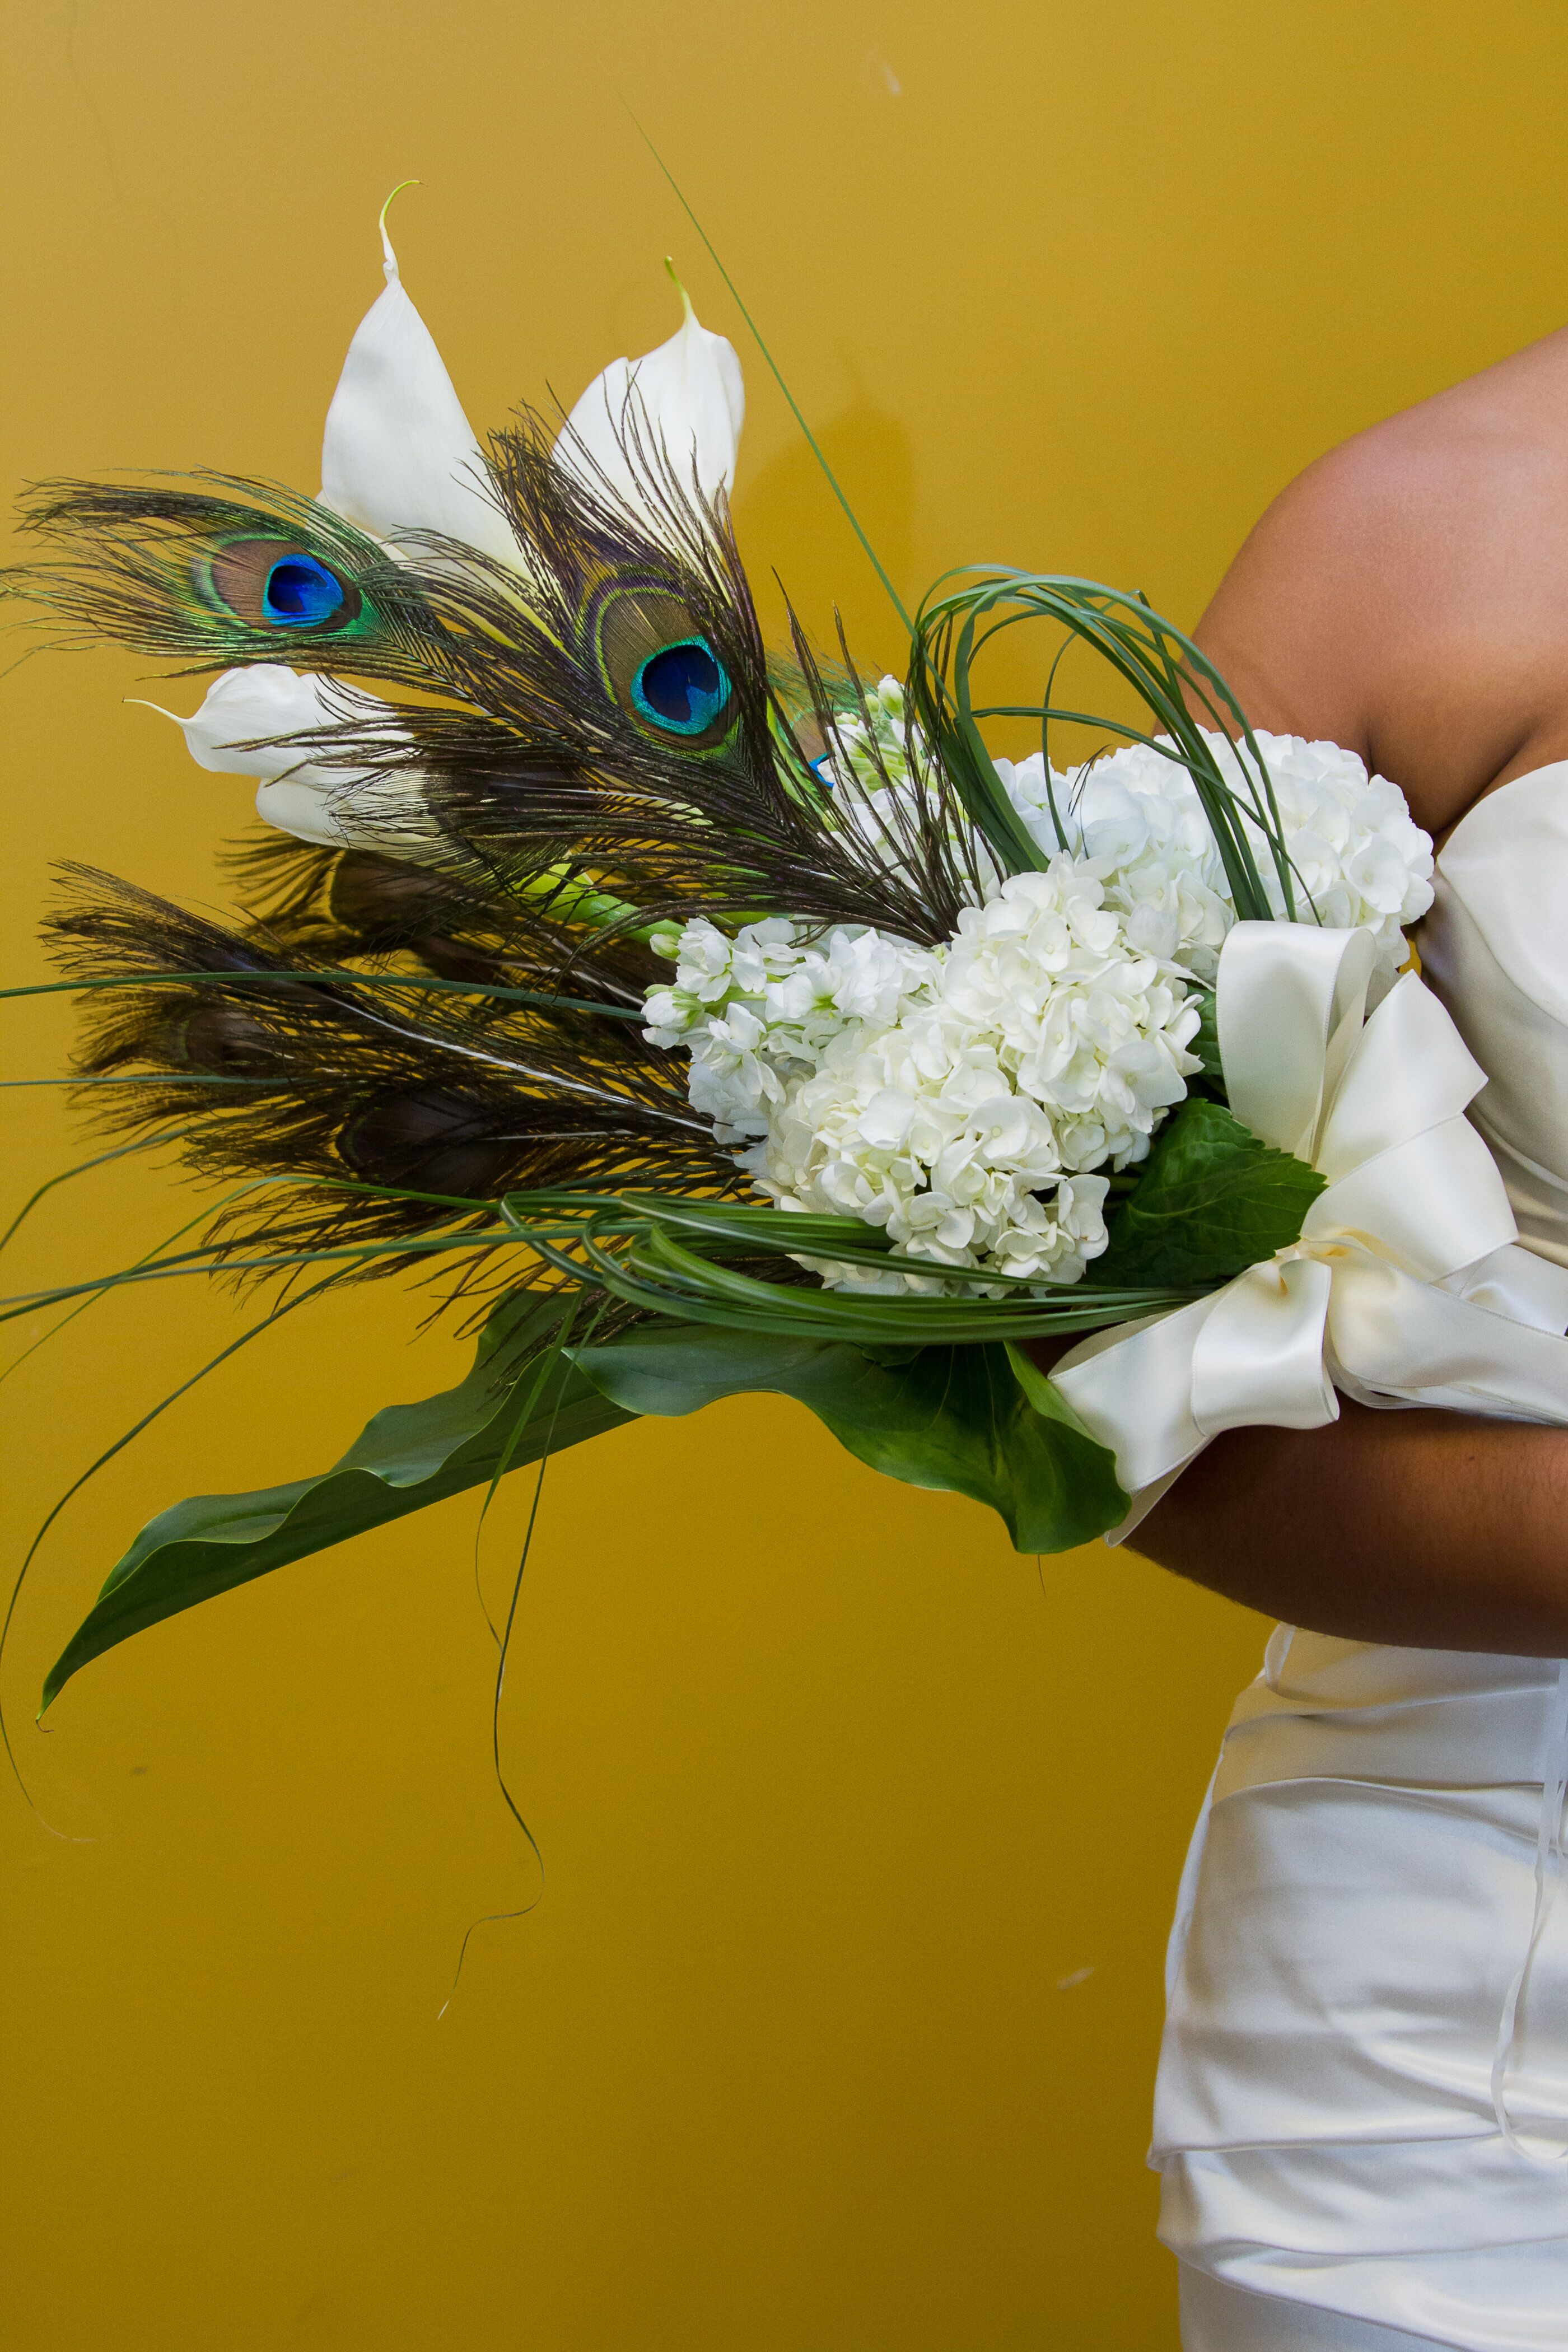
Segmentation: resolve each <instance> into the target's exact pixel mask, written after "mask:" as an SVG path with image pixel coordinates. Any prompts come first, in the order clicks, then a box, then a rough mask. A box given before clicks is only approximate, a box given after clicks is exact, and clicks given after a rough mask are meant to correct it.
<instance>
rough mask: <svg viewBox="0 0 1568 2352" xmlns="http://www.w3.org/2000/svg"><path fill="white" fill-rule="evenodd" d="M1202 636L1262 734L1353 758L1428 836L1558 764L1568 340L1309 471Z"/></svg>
mask: <svg viewBox="0 0 1568 2352" xmlns="http://www.w3.org/2000/svg"><path fill="white" fill-rule="evenodd" d="M1198 637H1199V642H1200V643H1201V644H1202V645H1203V646H1204V647H1205V651H1206V652H1208V653H1209V654H1210V656H1212V657H1213V658H1214V659H1215V660H1216V661H1217V662H1218V664H1219V667H1221V669H1222V670H1224V671H1225V673H1226V676H1227V677H1230V679H1231V681H1232V683H1233V685H1234V686H1235V687H1236V688H1237V692H1238V694H1239V696H1240V698H1241V700H1242V702H1243V704H1244V706H1245V707H1246V709H1247V712H1248V715H1249V717H1250V718H1251V719H1253V721H1254V723H1255V724H1258V725H1262V726H1265V727H1270V728H1275V729H1278V730H1281V731H1286V732H1290V733H1295V734H1305V735H1308V736H1316V737H1325V736H1326V737H1329V738H1331V739H1332V740H1334V741H1336V742H1340V743H1343V744H1345V745H1347V746H1348V747H1349V748H1350V749H1352V750H1354V751H1359V752H1360V753H1361V754H1362V756H1363V758H1364V759H1366V760H1367V761H1368V762H1369V764H1371V765H1374V766H1376V767H1378V768H1379V769H1381V770H1382V772H1384V774H1385V775H1391V776H1393V777H1394V779H1395V781H1396V782H1399V783H1400V784H1402V785H1403V786H1404V787H1405V792H1406V793H1407V794H1408V796H1409V798H1410V800H1411V803H1412V805H1413V806H1414V807H1415V811H1416V814H1418V815H1419V816H1420V817H1421V818H1422V820H1423V822H1424V823H1426V824H1428V825H1429V826H1431V827H1432V828H1433V829H1434V830H1437V829H1439V828H1441V827H1442V826H1444V825H1446V824H1451V823H1452V822H1453V820H1454V819H1455V818H1456V817H1458V815H1459V814H1461V813H1462V811H1463V810H1464V809H1465V808H1466V807H1468V805H1469V803H1471V802H1472V801H1473V800H1474V799H1475V798H1476V797H1477V795H1478V793H1480V792H1482V791H1484V790H1485V789H1486V788H1487V786H1488V785H1489V783H1491V782H1494V781H1496V780H1499V779H1500V778H1501V777H1503V776H1505V775H1508V774H1513V773H1517V772H1521V771H1522V769H1524V768H1526V767H1531V766H1536V765H1541V764H1544V763H1545V762H1546V761H1548V760H1554V759H1561V758H1563V757H1564V756H1565V755H1568V330H1565V331H1561V332H1559V333H1558V334H1555V335H1552V336H1549V337H1548V338H1547V339H1546V340H1545V341H1543V342H1542V343H1537V344H1534V345H1532V346H1531V349H1530V350H1528V351H1526V352H1520V353H1518V354H1517V355H1516V356H1514V357H1513V358H1510V359H1509V360H1506V361H1503V362H1500V364H1499V365H1497V366H1495V367H1490V368H1488V369H1486V370H1485V371H1484V372H1483V373H1480V374H1479V375H1476V376H1472V377H1470V378H1468V380H1467V381H1466V382H1464V383H1459V384H1456V385H1454V386H1453V387H1452V388H1451V389H1449V390H1447V391H1444V392H1441V393H1438V394H1436V395H1434V396H1433V397H1431V398H1429V399H1426V400H1423V401H1421V402H1419V403H1418V404H1416V405H1415V406H1413V407H1411V408H1407V409H1405V410H1403V411H1401V412H1400V413H1399V414H1398V415H1394V416H1391V417H1389V418H1387V419H1385V420H1384V421H1383V422H1382V423H1379V424H1377V425H1372V426H1371V427H1369V428H1368V429H1367V430H1366V431H1364V432H1362V433H1358V434H1356V435H1355V436H1353V438H1352V439H1350V440H1348V441H1346V442H1343V443H1342V444H1341V445H1340V446H1338V447H1337V448H1334V449H1331V450H1330V451H1329V452H1328V453H1327V455H1326V456H1324V457H1321V458H1319V459H1318V460H1317V461H1316V462H1315V463H1314V464H1312V465H1310V466H1309V467H1307V469H1306V470H1305V472H1304V473H1302V474H1300V476H1299V477H1298V478H1296V480H1295V481H1293V482H1291V483H1290V484H1289V487H1288V488H1286V489H1284V490H1283V491H1282V492H1281V493H1280V495H1279V497H1278V498H1277V499H1275V500H1274V502H1273V503H1272V505H1271V506H1270V507H1269V508H1268V510H1267V512H1266V513H1265V514H1264V515H1263V517H1262V518H1261V520H1259V521H1258V524H1257V526H1256V527H1255V529H1254V530H1253V531H1252V532H1251V534H1250V535H1249V537H1248V539H1247V542H1246V544H1245V545H1244V547H1243V548H1242V550H1241V551H1240V553H1239V554H1238V555H1237V558H1236V561H1235V562H1234V563H1233V564H1232V565H1231V567H1230V570H1229V571H1228V572H1227V573H1226V577H1225V579H1224V581H1223V582H1222V583H1221V585H1220V588H1219V590H1218V593H1216V595H1215V599H1214V601H1213V603H1212V604H1211V605H1210V606H1209V609H1208V611H1207V613H1206V614H1205V616H1204V619H1203V621H1202V623H1201V624H1200V626H1199V630H1198Z"/></svg>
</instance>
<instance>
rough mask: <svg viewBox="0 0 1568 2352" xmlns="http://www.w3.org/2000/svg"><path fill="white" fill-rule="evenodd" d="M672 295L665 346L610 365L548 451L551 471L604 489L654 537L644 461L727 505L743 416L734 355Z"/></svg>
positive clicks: (653, 504)
mask: <svg viewBox="0 0 1568 2352" xmlns="http://www.w3.org/2000/svg"><path fill="white" fill-rule="evenodd" d="M677 290H678V291H679V295H680V300H681V305H682V308H683V309H684V310H685V313H686V315H685V317H684V319H683V320H682V321H681V323H680V325H679V328H678V329H677V330H676V331H675V333H674V334H673V335H671V337H670V339H669V341H668V342H667V343H660V345H659V347H658V350H657V351H653V352H646V353H645V354H644V356H643V357H642V358H641V359H640V360H612V361H611V362H610V364H609V366H608V367H607V368H605V371H604V373H603V374H601V375H597V376H595V379H594V381H593V383H591V384H590V385H589V386H588V389H587V391H586V392H585V393H584V394H583V397H582V398H581V400H579V401H578V403H577V404H576V406H575V407H574V409H573V411H572V414H571V415H570V416H569V417H568V418H567V420H566V423H565V425H564V427H563V430H562V433H561V436H560V438H559V439H558V440H557V442H556V444H555V457H556V461H557V463H558V464H560V465H561V466H563V467H565V468H566V470H567V471H568V472H570V473H573V474H574V475H576V477H577V478H578V479H579V480H581V481H583V482H584V483H585V484H586V485H587V486H588V488H598V489H602V488H604V486H605V484H606V483H607V484H608V485H609V486H610V488H612V489H614V490H615V491H616V493H617V494H618V495H619V496H620V497H621V498H622V499H625V500H626V504H627V505H628V506H630V507H631V508H633V509H635V510H636V511H637V513H639V514H640V515H642V516H643V517H644V518H645V520H647V521H649V522H651V523H652V524H653V526H654V527H655V529H656V530H657V529H658V528H659V527H660V524H661V516H660V511H659V506H658V497H657V491H656V492H655V495H653V496H652V497H651V498H650V494H649V493H650V488H653V486H652V485H650V482H649V478H648V470H647V456H646V455H645V454H644V453H647V455H656V454H657V455H661V456H662V457H663V458H664V459H665V460H666V462H667V463H668V466H669V467H670V468H671V469H672V471H673V472H674V474H675V477H676V478H677V480H678V481H679V483H680V485H681V488H683V489H684V488H686V486H687V485H688V484H689V482H690V481H691V480H692V478H693V477H694V476H695V479H696V484H697V488H698V489H699V490H700V493H701V495H702V497H703V498H704V499H706V500H708V501H709V502H710V503H712V502H714V501H716V500H717V499H719V498H721V497H724V498H728V497H729V494H730V492H731V489H732V488H733V487H734V481H735V459H736V455H737V453H738V451H739V448H740V443H741V427H742V424H743V423H744V421H745V415H746V390H745V384H744V382H743V380H742V374H741V362H740V361H739V360H738V359H737V358H736V356H735V352H734V349H733V347H732V345H731V344H730V343H729V342H727V341H726V340H725V338H724V337H723V336H722V335H716V334H714V333H712V332H711V331H710V329H708V328H707V327H704V326H703V325H702V324H701V323H700V320H699V319H698V316H697V313H696V311H695V310H693V309H692V307H691V304H690V301H689V299H688V297H687V293H686V289H685V288H684V287H683V286H680V284H679V280H677ZM639 457H640V458H641V459H642V462H640V463H639Z"/></svg>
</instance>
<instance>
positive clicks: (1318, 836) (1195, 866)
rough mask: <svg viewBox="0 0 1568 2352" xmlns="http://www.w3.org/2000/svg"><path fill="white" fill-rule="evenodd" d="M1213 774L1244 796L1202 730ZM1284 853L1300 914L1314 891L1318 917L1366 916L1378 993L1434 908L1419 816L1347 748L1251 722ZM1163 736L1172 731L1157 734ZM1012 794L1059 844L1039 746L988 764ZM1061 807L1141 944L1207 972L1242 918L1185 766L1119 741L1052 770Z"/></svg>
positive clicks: (1344, 921)
mask: <svg viewBox="0 0 1568 2352" xmlns="http://www.w3.org/2000/svg"><path fill="white" fill-rule="evenodd" d="M1205 736H1206V740H1207V741H1208V743H1209V746H1210V748H1211V749H1212V750H1213V751H1214V752H1215V757H1216V759H1217V761H1218V763H1219V768H1220V772H1221V774H1222V775H1223V776H1224V777H1225V779H1226V782H1227V783H1229V784H1230V785H1231V787H1232V789H1233V790H1234V791H1235V792H1236V793H1237V794H1238V795H1239V794H1243V793H1245V792H1246V791H1247V779H1246V777H1245V775H1244V773H1243V770H1242V765H1241V762H1240V761H1239V760H1238V759H1237V755H1236V753H1235V751H1233V749H1232V748H1231V746H1230V744H1229V743H1228V742H1227V741H1226V739H1225V737H1224V736H1221V735H1210V734H1207V730H1205ZM1160 740H1161V741H1162V742H1164V743H1167V744H1168V743H1169V742H1170V738H1169V737H1168V736H1166V737H1162V738H1161V739H1160ZM1257 740H1258V748H1259V749H1260V751H1262V753H1263V756H1264V759H1265V761H1267V763H1268V774H1269V780H1270V782H1272V784H1273V786H1274V794H1275V799H1276V801H1277V803H1278V804H1279V817H1280V823H1281V826H1282V828H1283V831H1284V835H1285V841H1286V845H1287V848H1288V850H1289V857H1290V864H1291V869H1292V881H1293V886H1294V888H1295V893H1296V901H1297V908H1298V911H1300V909H1301V908H1302V907H1303V905H1304V903H1305V902H1307V901H1310V904H1311V905H1312V906H1313V907H1315V908H1316V909H1317V912H1318V915H1319V918H1320V919H1321V921H1323V922H1324V923H1328V924H1331V925H1334V926H1335V927H1336V928H1345V929H1350V928H1352V927H1353V926H1357V925H1364V927H1365V928H1366V929H1368V930H1370V931H1371V932H1372V934H1373V940H1375V942H1376V946H1377V959H1378V971H1377V975H1376V979H1375V981H1374V994H1375V993H1376V992H1378V990H1379V989H1380V988H1384V987H1386V986H1387V985H1388V984H1389V982H1392V980H1393V979H1394V974H1395V973H1396V972H1397V971H1398V970H1399V968H1400V966H1401V964H1402V963H1403V962H1404V961H1405V938H1404V930H1405V926H1406V925H1408V924H1411V923H1415V922H1418V921H1419V920H1420V919H1421V917H1422V916H1423V915H1424V914H1425V913H1426V909H1427V908H1428V907H1430V905H1431V904H1432V842H1431V837H1430V835H1427V834H1425V833H1423V832H1422V830H1421V828H1420V826H1419V825H1417V824H1415V823H1414V821H1413V820H1412V818H1411V815H1410V812H1409V810H1408V808H1407V807H1406V806H1405V795H1404V793H1402V792H1401V791H1400V790H1399V787H1398V785H1397V784H1391V783H1390V782H1388V780H1387V778H1386V777H1384V776H1373V777H1370V778H1369V777H1368V775H1367V772H1366V769H1365V767H1364V766H1363V762H1362V761H1360V760H1359V759H1358V758H1357V757H1356V754H1355V753H1354V752H1353V751H1343V750H1342V749H1341V747H1340V746H1339V745H1338V744H1337V743H1309V742H1307V741H1306V740H1304V739H1303V738H1302V737H1301V736H1300V735H1269V734H1266V733H1262V732H1259V733H1258V739H1257ZM996 768H997V771H998V773H999V774H1000V775H1001V777H1002V780H1003V782H1004V784H1005V786H1006V789H1007V793H1008V796H1009V798H1010V799H1011V800H1012V803H1013V805H1014V806H1015V808H1016V810H1017V811H1018V813H1019V814H1020V815H1021V816H1022V818H1023V819H1024V822H1025V824H1026V825H1027V826H1028V828H1029V831H1030V833H1031V834H1032V835H1034V837H1035V839H1036V840H1037V842H1039V844H1040V845H1041V846H1042V847H1043V848H1045V849H1047V850H1049V851H1054V850H1056V848H1057V847H1058V834H1057V828H1056V824H1055V823H1054V821H1053V819H1052V816H1051V812H1050V806H1049V801H1048V798H1047V780H1046V770H1045V762H1044V761H1043V760H1042V758H1041V756H1040V754H1039V753H1038V752H1036V753H1035V755H1034V756H1033V758H1032V759H1028V760H1024V761H1019V762H1018V764H1017V765H1016V766H1015V765H1014V764H1013V762H1012V761H1007V760H998V761H996ZM1050 781H1051V790H1052V792H1053V793H1054V795H1055V799H1056V805H1057V812H1058V815H1059V816H1060V818H1061V820H1062V824H1063V828H1064V830H1065V831H1066V833H1067V835H1068V843H1069V845H1070V846H1071V847H1072V849H1073V850H1074V851H1075V852H1076V853H1077V854H1078V855H1079V856H1084V857H1087V858H1089V860H1091V861H1092V863H1093V865H1094V866H1095V869H1096V871H1097V872H1100V873H1101V874H1102V875H1103V877H1104V878H1105V883H1106V897H1107V901H1108V903H1109V904H1110V906H1112V907H1114V908H1117V909H1118V911H1119V912H1120V913H1121V914H1122V915H1123V916H1124V917H1125V918H1126V919H1127V928H1128V936H1129V938H1130V939H1131V940H1133V941H1134V942H1135V944H1136V945H1138V946H1139V947H1141V948H1142V949H1144V950H1146V951H1147V952H1148V953H1149V954H1151V955H1155V956H1158V957H1161V958H1163V960H1165V961H1173V962H1176V963H1179V964H1182V965H1184V967H1185V968H1186V969H1187V970H1189V971H1193V972H1194V973H1195V974H1196V975H1197V977H1198V978H1199V979H1200V980H1203V981H1205V982H1212V980H1213V978H1214V974H1215V967H1216V965H1217V963H1218V961H1219V950H1220V948H1221V946H1222V945H1223V944H1224V940H1225V935H1226V932H1227V931H1228V930H1229V929H1230V927H1231V924H1232V923H1233V922H1234V921H1235V920H1236V910H1235V908H1234V907H1233V906H1232V904H1231V900H1230V896H1229V890H1228V886H1227V884H1226V873H1225V867H1224V866H1223V865H1222V864H1221V862H1220V856H1219V852H1218V850H1217V849H1216V848H1215V842H1214V836H1213V835H1212V834H1211V833H1210V831H1209V827H1208V822H1207V820H1206V818H1205V815H1204V813H1203V805H1202V803H1201V802H1200V801H1199V799H1198V795H1197V788H1196V786H1195V785H1194V782H1193V780H1192V778H1191V776H1190V775H1189V774H1188V772H1187V771H1186V769H1185V768H1184V767H1182V766H1180V765H1179V764H1178V763H1177V762H1176V761H1174V760H1173V759H1170V758H1168V757H1166V756H1165V755H1164V753H1163V752H1162V751H1159V750H1157V749H1155V748H1154V747H1153V746H1152V745H1149V744H1143V743H1130V744H1128V745H1126V746H1125V747H1124V748H1123V749H1122V750H1121V751H1113V752H1111V753H1110V754H1109V755H1108V756H1107V757H1106V758H1105V759H1103V760H1099V761H1096V762H1095V763H1094V765H1093V766H1092V767H1089V768H1086V769H1084V770H1082V771H1080V772H1079V774H1078V775H1076V776H1069V777H1063V776H1058V775H1056V774H1054V773H1053V775H1052V777H1051V780H1050ZM1251 839H1252V842H1253V848H1254V853H1255V855H1256V857H1257V861H1258V871H1259V873H1260V875H1261V877H1262V880H1263V885H1264V888H1265V891H1266V892H1267V894H1268V901H1269V905H1270V907H1271V908H1272V909H1273V910H1274V912H1275V913H1276V914H1282V913H1283V912H1284V910H1285V896H1284V891H1283V889H1282V887H1281V886H1280V882H1279V876H1278V874H1277V873H1276V872H1275V869H1274V865H1273V861H1272V859H1271V858H1270V857H1269V856H1268V854H1267V844H1266V842H1265V840H1264V838H1263V836H1262V835H1261V834H1260V833H1256V832H1254V833H1252V835H1251Z"/></svg>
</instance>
